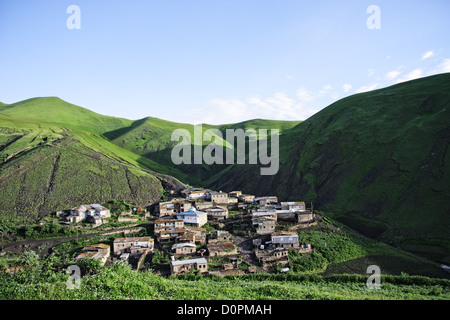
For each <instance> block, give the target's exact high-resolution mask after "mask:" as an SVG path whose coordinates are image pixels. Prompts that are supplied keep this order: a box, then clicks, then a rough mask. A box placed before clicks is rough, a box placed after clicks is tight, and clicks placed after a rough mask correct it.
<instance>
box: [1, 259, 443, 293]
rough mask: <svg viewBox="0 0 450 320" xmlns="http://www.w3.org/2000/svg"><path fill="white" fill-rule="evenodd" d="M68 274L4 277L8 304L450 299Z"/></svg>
mask: <svg viewBox="0 0 450 320" xmlns="http://www.w3.org/2000/svg"><path fill="white" fill-rule="evenodd" d="M68 278H69V275H68V274H67V273H66V272H65V271H64V270H63V271H58V272H55V271H52V270H51V269H48V270H46V271H43V270H42V269H40V270H38V269H35V270H33V269H28V270H23V271H19V272H18V273H16V274H15V275H13V274H5V273H2V274H1V275H0V299H3V300H12V299H19V300H29V299H37V300H65V299H70V300H73V299H79V300H98V299H100V300H105V299H106V300H108V299H113V300H129V299H134V300H266V299H273V300H305V299H308V300H334V299H346V300H362V299H372V300H386V299H387V300H398V299H400V300H405V299H414V300H416V299H427V300H430V299H432V300H435V299H438V300H448V299H450V281H448V280H442V279H431V278H426V277H394V276H391V277H388V278H383V279H382V281H381V286H382V288H381V289H380V290H370V289H368V288H367V285H366V277H363V276H354V275H353V276H336V277H321V276H318V275H315V274H310V275H308V274H304V275H299V274H291V275H260V276H258V275H256V276H248V277H241V278H219V277H211V276H195V275H188V276H186V277H184V278H173V277H171V278H164V277H160V276H156V275H154V274H153V273H152V272H151V271H144V272H136V271H134V270H132V269H131V268H130V267H129V266H126V265H119V264H114V265H112V266H110V267H103V268H100V269H99V270H98V272H97V273H95V274H91V275H85V276H84V277H83V278H82V279H81V286H80V289H67V280H68Z"/></svg>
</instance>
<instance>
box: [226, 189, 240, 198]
mask: <svg viewBox="0 0 450 320" xmlns="http://www.w3.org/2000/svg"><path fill="white" fill-rule="evenodd" d="M241 195H242V191H240V190H239V191H231V192H228V196H229V197H232V198H239V197H240V196H241Z"/></svg>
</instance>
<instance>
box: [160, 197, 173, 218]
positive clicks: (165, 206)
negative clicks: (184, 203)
mask: <svg viewBox="0 0 450 320" xmlns="http://www.w3.org/2000/svg"><path fill="white" fill-rule="evenodd" d="M176 213H177V211H176V207H175V203H173V202H172V201H165V202H160V203H159V217H160V218H161V217H165V216H173V215H175V214H176Z"/></svg>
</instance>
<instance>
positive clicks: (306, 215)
mask: <svg viewBox="0 0 450 320" xmlns="http://www.w3.org/2000/svg"><path fill="white" fill-rule="evenodd" d="M311 221H314V213H312V212H311V211H310V210H305V211H302V212H297V222H298V223H309V222H311Z"/></svg>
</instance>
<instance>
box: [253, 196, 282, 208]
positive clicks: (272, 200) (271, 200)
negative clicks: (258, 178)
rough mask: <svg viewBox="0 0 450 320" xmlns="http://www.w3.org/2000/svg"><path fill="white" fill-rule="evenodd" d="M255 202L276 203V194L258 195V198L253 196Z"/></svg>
mask: <svg viewBox="0 0 450 320" xmlns="http://www.w3.org/2000/svg"><path fill="white" fill-rule="evenodd" d="M255 202H256V203H257V204H259V205H260V206H266V205H269V204H277V203H278V198H277V197H276V196H266V197H260V198H255Z"/></svg>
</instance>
